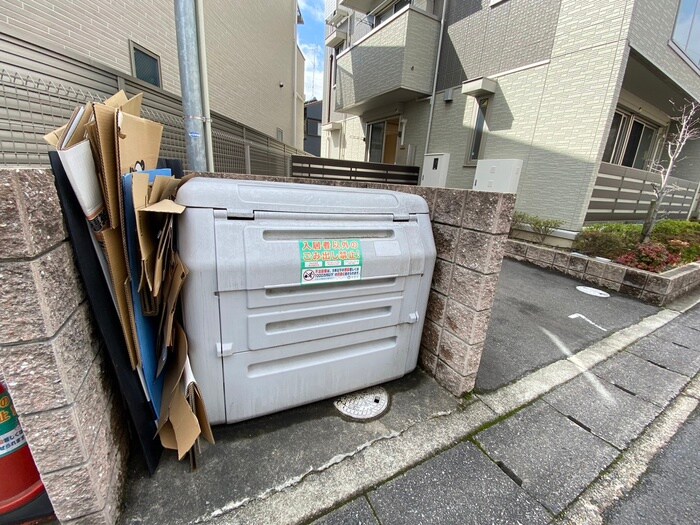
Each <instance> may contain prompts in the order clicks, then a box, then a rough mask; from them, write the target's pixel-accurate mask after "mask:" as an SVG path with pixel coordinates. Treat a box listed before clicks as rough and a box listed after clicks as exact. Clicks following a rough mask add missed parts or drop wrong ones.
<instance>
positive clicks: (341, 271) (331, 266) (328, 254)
mask: <svg viewBox="0 0 700 525" xmlns="http://www.w3.org/2000/svg"><path fill="white" fill-rule="evenodd" d="M299 253H300V256H301V272H300V282H301V284H318V283H337V282H343V281H355V280H359V279H361V278H362V245H361V243H360V240H359V239H309V240H301V241H299Z"/></svg>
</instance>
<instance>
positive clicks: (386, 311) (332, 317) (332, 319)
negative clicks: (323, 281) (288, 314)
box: [265, 306, 391, 334]
mask: <svg viewBox="0 0 700 525" xmlns="http://www.w3.org/2000/svg"><path fill="white" fill-rule="evenodd" d="M389 315H391V306H383V307H380V308H367V309H365V310H357V311H355V312H340V313H337V314H327V315H316V316H313V317H306V318H304V319H290V320H288V321H276V322H274V323H268V324H267V325H266V326H265V331H266V332H267V333H268V334H275V333H280V332H293V331H295V330H307V329H310V328H319V327H322V326H328V325H333V324H340V323H342V324H348V323H352V322H357V321H368V320H370V319H376V318H378V317H388V316H389Z"/></svg>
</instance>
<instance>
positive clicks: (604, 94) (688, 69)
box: [322, 0, 700, 232]
mask: <svg viewBox="0 0 700 525" xmlns="http://www.w3.org/2000/svg"><path fill="white" fill-rule="evenodd" d="M408 4H410V5H408ZM691 4H692V5H691ZM696 4H697V2H696V1H695V0H662V1H654V0H612V1H610V0H605V1H604V0H596V1H591V2H578V1H575V0H538V1H534V0H464V1H455V0H452V1H450V0H436V1H424V0H423V1H419V0H414V1H413V2H409V1H401V2H387V1H384V2H381V1H373V0H327V2H326V12H327V13H326V14H327V16H328V19H327V22H331V23H330V24H329V25H328V33H327V34H328V39H327V44H330V47H328V49H327V51H328V53H327V56H328V57H327V68H326V86H325V89H326V93H325V96H324V99H325V100H326V106H325V108H324V134H323V137H322V155H323V156H328V157H332V158H344V159H353V160H370V159H369V157H370V156H371V155H373V154H374V152H375V150H376V151H381V155H376V154H375V155H374V156H375V159H376V158H379V157H381V159H382V161H384V162H389V163H392V162H395V163H398V164H414V165H418V166H422V164H423V155H424V154H425V153H449V154H450V162H449V169H448V173H447V183H446V186H447V187H453V188H470V187H471V186H472V184H473V180H474V173H475V170H476V164H477V162H478V160H480V159H511V158H515V159H521V160H522V161H523V169H522V173H521V176H520V183H519V187H518V199H517V209H518V210H520V211H524V212H528V213H531V214H536V215H539V216H541V217H547V218H554V219H559V220H561V221H563V226H562V228H563V229H564V230H570V231H572V232H576V231H579V230H580V229H581V227H582V225H583V224H584V221H586V220H587V218H586V215H587V212H589V204H590V202H591V197H592V194H593V190H594V185H595V183H596V177H597V176H598V174H599V172H600V169H601V163H611V164H620V165H622V166H629V167H633V168H635V169H639V170H640V171H644V170H648V169H649V167H650V165H651V162H652V161H654V160H657V159H663V156H662V150H663V141H664V136H665V135H666V132H667V130H668V127H669V124H670V122H671V120H670V118H671V117H672V116H673V115H674V114H675V113H674V112H675V110H674V107H673V106H672V105H671V104H669V100H674V101H675V102H676V103H677V104H679V105H681V104H682V103H683V101H684V100H693V99H695V100H697V99H698V98H700V67H699V66H698V60H697V58H698V57H695V56H694V53H695V51H694V47H693V46H694V45H696V46H698V47H700V23H699V24H698V26H699V27H698V28H697V29H693V28H692V27H691V28H690V29H689V30H688V31H685V25H684V24H686V22H687V18H688V14H687V13H688V12H690V13H691V14H693V13H694V9H695V8H696V7H697V5H696ZM443 6H445V10H444V17H443ZM691 8H692V9H691ZM698 10H699V11H700V8H698ZM419 14H420V15H421V16H422V20H429V21H430V23H431V24H432V25H431V26H430V27H427V28H423V30H422V34H421V37H420V40H421V42H418V39H417V38H416V37H415V36H414V35H412V33H411V28H410V27H408V28H405V27H404V26H405V25H406V22H409V23H410V21H411V19H413V18H416V17H417V16H418V15H419ZM341 15H342V16H344V17H345V18H342V16H341ZM691 19H692V17H691ZM333 24H335V26H334V25H333ZM689 24H690V25H692V20H691V21H690V22H689ZM695 31H697V35H698V36H696V32H695ZM428 33H429V34H428ZM431 37H433V38H435V42H436V44H435V45H432V44H430V38H431ZM684 39H685V40H684ZM414 41H415V42H414ZM676 41H679V42H680V41H682V43H681V44H677V43H676ZM437 42H441V43H440V45H438V44H437ZM683 44H687V45H686V47H685V48H684V49H681V47H683ZM402 46H403V47H402ZM417 49H422V50H423V51H425V50H426V49H431V50H434V53H433V54H432V55H429V54H425V55H426V56H418V55H417V54H416V50H417ZM373 55H381V56H383V57H384V58H383V59H382V60H379V59H373V60H366V58H367V57H370V58H371V57H372V56H373ZM397 64H400V66H401V68H402V71H403V72H404V73H403V76H401V75H400V74H398V73H397V72H396V70H397V69H398V68H397V67H396V66H397ZM417 72H418V73H419V74H421V75H423V80H424V81H425V82H424V83H423V85H422V86H418V85H417V84H416V83H415V82H413V83H411V82H410V81H409V80H410V77H411V75H416V74H418V73H417ZM373 73H375V76H374V78H376V77H377V76H379V77H380V78H382V79H384V81H385V84H384V90H383V91H382V89H379V88H376V87H374V86H372V85H371V83H369V82H364V81H363V79H364V78H370V77H372V74H373ZM482 77H483V78H487V79H490V80H493V81H494V83H493V85H494V86H495V88H494V89H492V92H485V91H478V90H476V91H474V90H471V91H470V86H471V85H472V82H471V81H474V80H477V79H479V78H482ZM426 85H427V86H429V87H427V88H426ZM387 90H388V91H387ZM358 92H363V93H364V94H365V96H364V98H361V97H358V96H357V93H358ZM480 114H481V115H483V117H484V118H483V119H482V121H481V122H480ZM382 123H384V124H382ZM394 125H397V126H398V132H397V133H393V132H392V131H391V130H392V129H393V128H392V126H394ZM382 128H383V129H382ZM611 129H612V132H611ZM382 132H383V137H381V138H380V137H379V135H381V134H382ZM609 139H610V140H609ZM388 145H389V146H388ZM475 148H476V151H475ZM393 150H395V152H394V151H393ZM684 156H685V157H686V158H685V159H684V161H683V162H681V163H680V164H679V165H678V167H677V169H676V171H675V172H674V176H676V177H679V178H683V179H687V180H693V181H696V182H700V144H698V143H690V144H689V145H688V146H687V147H686V150H685V151H684ZM589 215H590V214H589ZM588 220H590V216H589V218H588Z"/></svg>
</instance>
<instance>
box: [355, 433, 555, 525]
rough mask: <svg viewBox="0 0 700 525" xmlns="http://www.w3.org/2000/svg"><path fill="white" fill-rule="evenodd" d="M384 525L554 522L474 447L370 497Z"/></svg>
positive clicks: (462, 446)
mask: <svg viewBox="0 0 700 525" xmlns="http://www.w3.org/2000/svg"><path fill="white" fill-rule="evenodd" d="M368 497H369V500H370V502H371V503H372V507H373V508H374V510H375V512H376V513H377V517H378V518H379V520H380V522H381V523H382V525H398V524H406V525H408V524H416V523H420V524H422V525H429V524H433V523H435V524H443V523H483V524H489V525H491V524H493V525H496V524H504V525H505V524H512V523H518V522H519V523H528V524H533V525H534V524H537V523H548V522H549V520H550V518H551V516H550V515H549V514H548V513H547V511H546V510H545V509H544V508H543V507H542V506H540V505H539V504H538V503H537V502H536V501H535V500H534V499H533V498H532V497H530V496H529V495H528V494H527V493H526V492H525V491H524V490H523V489H521V488H520V487H518V485H517V484H516V483H514V482H513V480H511V479H510V478H509V477H508V476H507V475H506V474H505V473H504V472H503V471H501V469H499V468H498V467H497V466H496V465H495V464H494V463H493V462H492V461H490V460H489V459H488V458H487V457H486V456H485V455H484V454H483V453H481V452H480V451H479V450H478V449H477V447H475V446H474V445H472V444H471V443H461V444H459V445H457V446H456V447H454V448H452V449H450V450H448V451H446V452H443V453H442V454H440V455H438V456H436V457H435V458H433V459H430V460H428V461H427V462H425V463H423V464H422V465H419V466H418V467H416V468H414V469H412V470H410V471H409V472H407V473H406V474H404V475H402V476H400V477H398V478H396V479H394V480H392V481H390V482H389V483H387V484H386V485H383V486H381V487H379V489H377V490H376V491H374V492H371V493H369V495H368Z"/></svg>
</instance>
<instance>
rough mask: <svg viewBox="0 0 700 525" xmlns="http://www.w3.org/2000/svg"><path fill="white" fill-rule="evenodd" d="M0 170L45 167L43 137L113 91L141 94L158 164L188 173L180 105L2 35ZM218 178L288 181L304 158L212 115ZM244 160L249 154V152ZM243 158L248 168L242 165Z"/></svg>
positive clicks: (134, 82)
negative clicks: (173, 164) (159, 133)
mask: <svg viewBox="0 0 700 525" xmlns="http://www.w3.org/2000/svg"><path fill="white" fill-rule="evenodd" d="M0 63H1V64H2V66H0V67H1V69H0V164H2V165H6V166H7V165H12V166H36V167H48V166H49V159H48V155H47V153H48V151H49V146H48V145H47V144H46V143H45V142H44V140H43V137H44V135H45V134H47V133H49V132H50V131H52V130H54V129H56V128H57V127H59V126H62V125H63V124H65V123H66V122H67V121H68V119H69V118H70V115H71V113H72V111H73V109H74V108H75V107H76V106H78V105H82V104H85V103H86V102H88V101H91V102H102V101H104V100H105V99H106V98H107V97H109V96H111V95H112V94H114V93H115V92H116V91H117V90H118V89H124V91H125V92H126V93H127V94H128V95H130V96H132V95H135V94H136V93H139V92H143V93H144V100H143V108H142V115H143V117H144V118H147V119H149V120H153V121H155V122H160V123H161V124H163V138H162V142H161V152H160V154H161V156H162V157H166V158H173V159H179V160H181V161H182V162H183V165H184V166H185V167H186V168H187V162H186V150H185V127H184V119H183V113H182V99H181V98H180V97H178V96H177V95H173V94H172V93H168V92H166V91H163V90H162V89H160V88H157V87H154V86H151V85H150V84H146V83H145V82H142V81H140V80H138V79H136V78H134V77H130V76H128V75H123V74H121V73H119V72H117V71H114V70H112V69H110V68H108V67H107V66H104V67H103V66H100V65H99V64H95V63H94V62H92V61H90V60H87V59H81V58H79V57H76V56H72V55H68V54H61V53H59V52H56V51H53V50H49V49H46V48H43V47H40V46H38V45H35V44H33V43H30V42H27V41H24V40H21V39H19V38H17V37H14V36H10V35H5V34H3V35H0ZM212 142H213V150H214V166H215V169H216V170H217V171H226V172H235V173H246V172H247V171H248V170H247V169H246V168H249V172H250V173H252V174H256V175H276V176H288V175H289V166H290V165H291V163H290V160H289V159H290V157H291V155H293V154H297V155H306V153H305V152H303V151H299V150H297V149H296V148H293V147H291V146H288V145H286V144H284V143H282V142H279V141H277V140H276V139H274V138H272V137H270V136H268V135H265V134H264V133H260V132H259V131H256V130H254V129H252V128H250V127H248V126H245V125H244V124H241V123H240V122H237V121H236V120H233V119H231V118H228V117H225V116H224V115H221V114H220V113H216V112H212ZM246 151H248V152H249V154H247V152H246ZM246 157H247V158H248V160H247V161H246Z"/></svg>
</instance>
